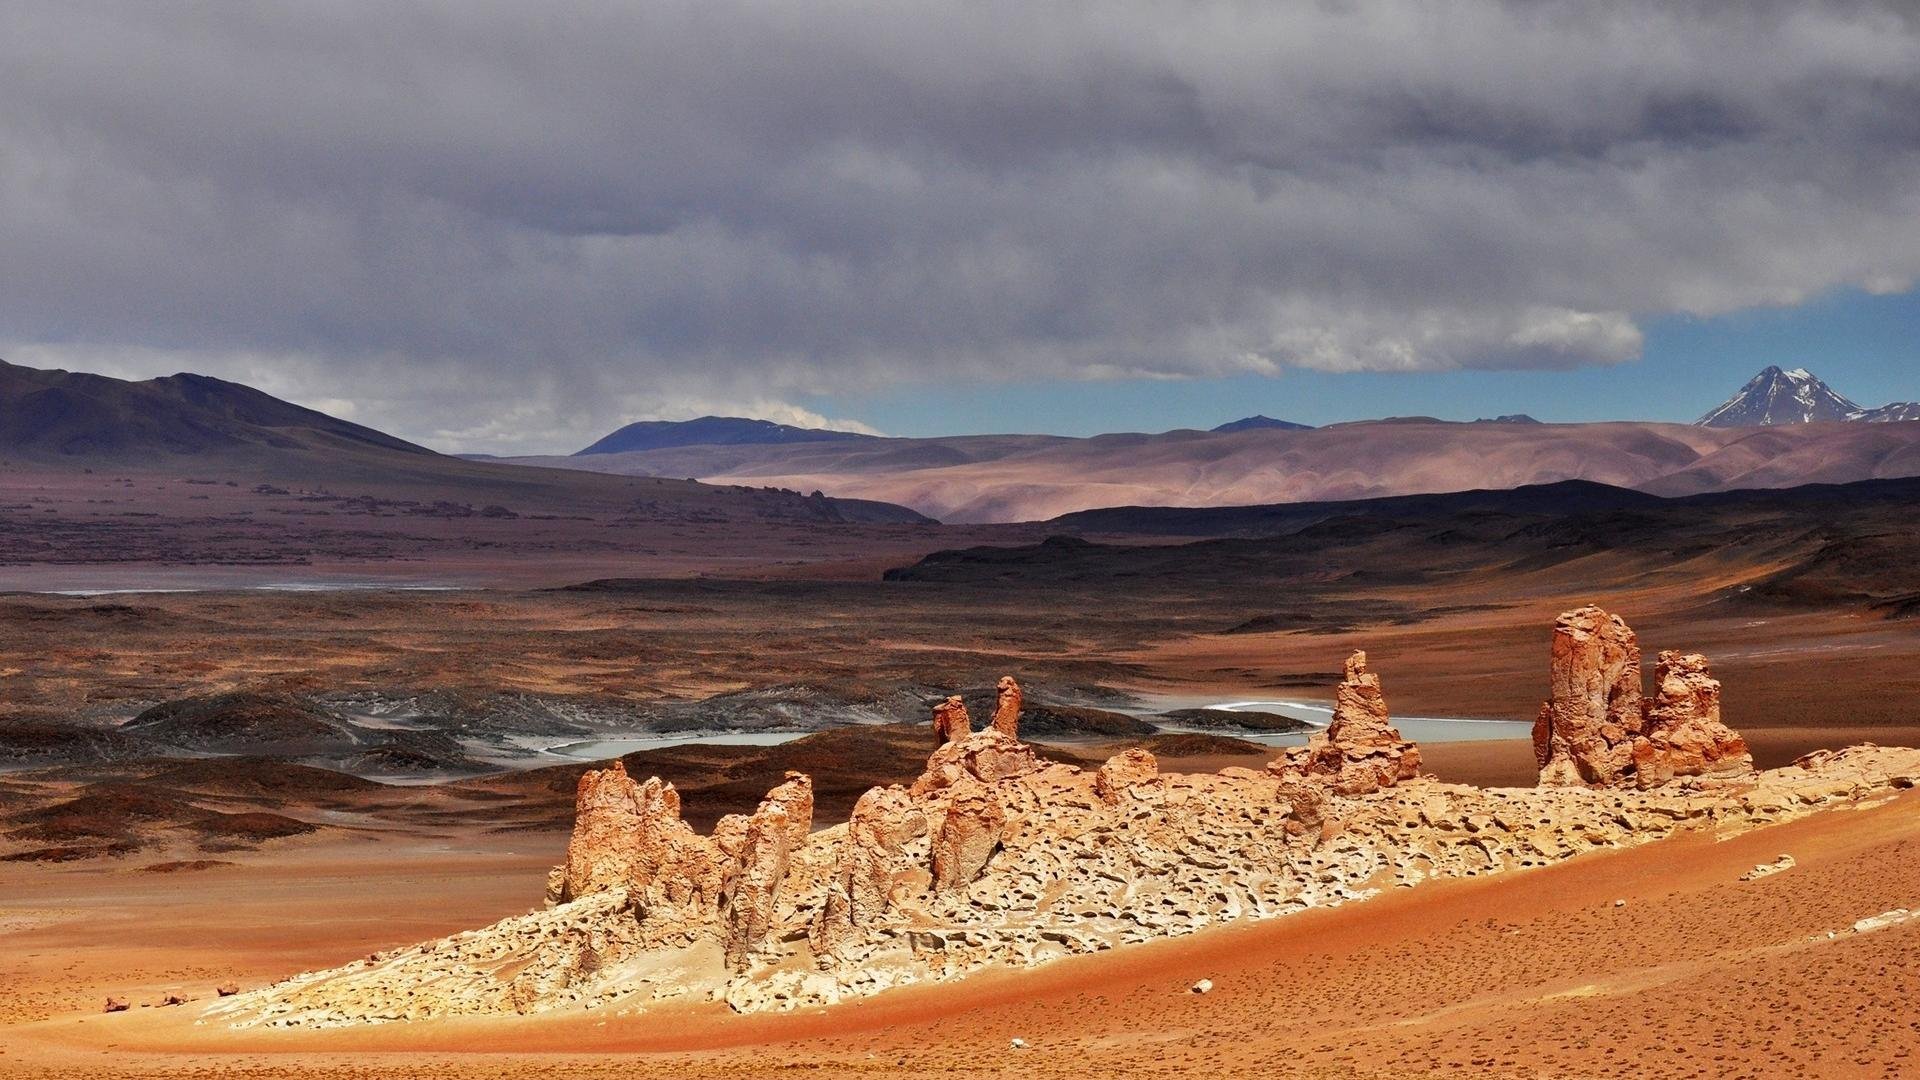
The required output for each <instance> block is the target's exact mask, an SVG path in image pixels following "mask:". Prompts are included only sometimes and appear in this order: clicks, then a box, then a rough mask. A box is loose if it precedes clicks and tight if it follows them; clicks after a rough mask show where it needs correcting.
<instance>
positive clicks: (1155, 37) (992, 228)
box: [0, 0, 1920, 450]
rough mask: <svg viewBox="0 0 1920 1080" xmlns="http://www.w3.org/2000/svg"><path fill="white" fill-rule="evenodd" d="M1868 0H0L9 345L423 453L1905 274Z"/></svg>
mask: <svg viewBox="0 0 1920 1080" xmlns="http://www.w3.org/2000/svg"><path fill="white" fill-rule="evenodd" d="M1908 10H1909V9H1908V8H1907V7H1906V6H1905V5H1900V4H1886V5H1873V4H1865V3H1849V4H1830V5H1822V4H1785V3H1781V4H1757V3H1749V4H1724V5H1721V4H1701V5H1668V4H1658V5H1654V4H1647V5H1638V4H1613V5H1593V4H1554V3H1524V4H1512V5H1506V4H1492V3H1488V4H1464V5H1444V6H1443V5H1430V4H1416V3H1408V4H1372V3H1326V4H1323V5H1320V6H1317V7H1308V6H1305V5H1212V4H1196V5H1180V4H1167V3H1148V4H1100V5H1084V6H1081V5H1031V4H1013V3H1006V4H999V3H967V4H949V5H944V6H943V7H942V8H941V9H934V8H932V7H930V6H927V5H881V4H832V3H830V4H811V5H773V4H763V5H762V4H756V5H741V4H734V3H727V2H712V0H709V2H701V3H687V4H669V3H651V4H643V5H629V4H617V5H616V4H606V5H600V4H564V3H561V4H525V3H511V4H509V3H484V2H473V0H469V2H461V3H447V4H395V3H392V2H378V3H373V2H366V3H359V2H351V0H337V2H333V3H328V4H321V5H230V4H201V5H180V4H168V5H140V4H120V3H104V4H97V5H95V4H85V3H76V2H72V0H66V2H53V3H39V2H35V0H15V2H13V3H9V4H7V5H5V7H4V8H0V251H4V253H5V257H4V259H0V347H4V349H5V352H6V354H7V355H9V356H10V357H11V358H15V359H20V360H23V361H26V362H39V363H57V362H66V363H68V364H71V365H74V366H88V367H93V368H96V369H101V370H109V371H115V372H117V373H125V374H148V373H152V372H154V371H158V370H172V369H175V368H195V369H198V370H203V371H208V372H211V373H214V374H225V375H229V376H233V377H241V378H249V379H253V380H255V381H257V382H259V383H261V384H262V385H264V386H266V387H267V388H269V389H272V390H276V391H279V392H283V393H287V394H290V395H292V396H295V397H297V398H299V399H300V400H303V401H308V402H312V403H315V404H323V405H328V406H331V407H335V408H340V409H342V410H345V411H351V412H352V413H353V415H354V416H355V418H356V419H360V420H362V421H365V422H369V423H374V424H378V425H380V426H383V427H387V428H389V429H392V430H395V431H398V432H400V433H402V434H406V435H409V436H412V437H416V438H421V439H425V440H427V441H430V442H433V443H435V444H436V445H457V446H460V447H472V448H483V447H484V448H494V449H501V450H511V449H523V448H525V449H531V448H564V447H568V446H571V445H574V444H577V443H582V442H584V441H585V440H586V438H588V437H590V436H592V435H594V434H597V433H599V432H600V431H602V430H604V429H605V428H607V427H609V426H611V424H613V423H614V422H617V421H620V420H625V419H631V418H634V417H638V416H647V415H676V414H685V413H688V412H692V411H700V410H704V409H708V408H715V409H721V408H724V409H737V410H756V411H760V412H763V413H767V414H770V415H780V416H782V418H800V419H806V417H803V416H800V415H799V414H798V413H797V412H795V411H793V410H792V409H791V407H789V406H787V405H785V404H784V402H785V401H787V400H789V399H793V398H796V397H805V396H808V395H817V394H829V395H830V394H833V393H836V392H840V391H844V390H847V389H849V388H853V387H865V386H876V385H885V384H890V383H898V382H901V381H911V380H915V379H920V378H930V377H933V376H938V377H941V378H948V379H951V378H956V377H957V378H980V379H996V378H1007V377H1013V376H1085V377H1101V376H1111V375H1117V374H1129V373H1134V374H1143V375H1156V376H1157V375H1173V376H1179V375H1207V374H1225V373H1238V372H1246V371H1278V370H1281V369H1283V368H1285V367H1287V366H1310V367H1317V368H1324V369H1336V370H1342V369H1353V370H1360V369H1431V368H1451V367H1566V366H1575V365H1581V364H1593V363H1613V362H1619V361H1622V360H1626V359H1631V358H1633V357H1635V356H1636V355H1638V352H1639V348H1640V331H1639V329H1638V325H1637V324H1638V321H1639V320H1642V319H1644V318H1646V317H1648V316H1650V315H1657V314H1662V313H1670V312H1688V313H1696V314H1714V313H1719V312H1724V311H1728V310H1733V309H1738V308H1742V307H1748V306H1753V305H1759V304H1789V303H1794V302H1797V301H1799V300H1801V299H1804V298H1806V297H1807V296H1809V295H1812V294H1814V293H1817V292H1820V291H1823V290H1826V289H1830V288H1833V287H1836V286H1848V285H1850V286H1858V287H1864V288H1869V289H1874V290H1897V289H1905V288H1908V287H1910V286H1911V284H1912V282H1913V281H1914V280H1915V278H1916V277H1917V276H1920V119H1916V118H1920V27H1917V26H1916V24H1915V21H1914V19H1913V18H1912V17H1911V16H1910V15H1909V14H1908Z"/></svg>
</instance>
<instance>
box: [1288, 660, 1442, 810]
mask: <svg viewBox="0 0 1920 1080" xmlns="http://www.w3.org/2000/svg"><path fill="white" fill-rule="evenodd" d="M1268 771H1269V772H1271V773H1273V775H1274V776H1276V777H1278V778H1280V779H1282V780H1304V781H1309V782H1313V783H1319V784H1324V785H1326V786H1327V787H1328V788H1330V789H1331V790H1333V791H1334V792H1336V793H1338V794H1341V795H1361V794H1365V793H1366V792H1369V791H1379V790H1380V789H1381V788H1385V787H1392V786H1393V785H1395V784H1398V783H1401V782H1402V781H1406V780H1411V779H1413V778H1414V777H1416V776H1419V775H1420V748H1419V747H1417V746H1415V745H1414V744H1413V743H1411V742H1408V741H1407V740H1405V739H1402V738H1401V737H1400V732H1399V731H1398V730H1396V729H1395V728H1394V726H1393V721H1392V720H1391V719H1389V718H1388V716H1387V699H1386V696H1385V695H1384V694H1383V693H1382V692H1381V689H1380V676H1379V675H1376V674H1374V673H1373V672H1371V671H1368V670H1367V654H1366V653H1364V652H1356V653H1354V654H1353V655H1352V656H1350V657H1348V658H1347V667H1346V677H1345V678H1344V679H1342V680H1341V682H1340V686H1339V688H1338V689H1337V690H1336V691H1335V697H1334V704H1333V720H1332V722H1331V723H1329V724H1328V725H1327V729H1326V730H1325V731H1322V732H1317V733H1315V734H1314V735H1313V737H1312V738H1310V739H1308V740H1307V745H1305V746H1302V747H1295V748H1294V749H1291V750H1288V751H1287V752H1286V754H1284V755H1283V756H1282V757H1281V758H1280V759H1279V760H1277V761H1275V762H1274V763H1273V764H1272V765H1270V766H1268Z"/></svg>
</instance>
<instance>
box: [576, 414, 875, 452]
mask: <svg viewBox="0 0 1920 1080" xmlns="http://www.w3.org/2000/svg"><path fill="white" fill-rule="evenodd" d="M874 437H875V436H872V435H863V434H860V433H859V432H855V431H833V430H830V429H827V428H803V427H794V426H793V425H792V424H776V423H774V422H773V421H771V420H752V419H748V418H747V417H744V416H702V417H700V418H699V419H697V420H642V421H639V422H638V423H633V424H628V425H627V426H626V427H623V428H621V429H619V430H618V431H615V432H614V433H613V434H611V435H608V436H607V437H606V438H604V439H601V440H600V441H599V442H596V443H594V444H593V445H592V446H589V447H587V448H586V449H585V450H581V451H578V452H577V453H576V456H578V454H620V453H626V452H627V451H631V450H663V449H667V448H669V447H675V446H772V445H779V444H783V443H806V442H838V441H842V440H847V439H871V438H874Z"/></svg>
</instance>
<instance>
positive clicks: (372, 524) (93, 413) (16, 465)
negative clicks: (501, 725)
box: [0, 363, 932, 589]
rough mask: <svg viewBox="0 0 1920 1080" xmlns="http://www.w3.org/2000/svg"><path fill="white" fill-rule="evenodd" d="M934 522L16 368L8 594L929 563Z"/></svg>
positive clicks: (0, 445)
mask: <svg viewBox="0 0 1920 1080" xmlns="http://www.w3.org/2000/svg"><path fill="white" fill-rule="evenodd" d="M930 525H931V523H930V522H928V520H927V519H926V518H925V517H923V516H922V515H920V514H918V513H916V512H914V511H912V510H909V509H906V508H904V507H900V506H893V505H888V504H880V503H874V502H868V501H864V500H857V499H853V500H849V499H834V498H829V497H827V496H825V495H821V494H818V493H814V494H811V495H806V494H802V493H800V492H796V491H791V490H786V489H782V488H779V487H777V486H769V485H754V486H752V487H740V486H729V485H714V484H704V483H699V482H696V481H692V480H686V479H680V478H667V477H642V476H611V475H603V474H597V473H590V472H581V471H578V470H562V469H540V468H527V467H524V466H518V465H508V464H502V463H499V462H493V461H474V460H467V459H463V458H459V457H453V456H450V455H444V454H438V453H435V452H433V451H432V450H429V449H426V448H424V447H420V446H416V445H414V444H412V443H409V442H406V441H404V440H401V439H397V438H394V437H392V436H390V435H386V434H383V433H381V432H378V431H375V430H373V429H371V428H366V427H362V426H360V425H357V424H352V423H348V422H346V421H344V420H340V419H338V418H336V417H332V416H328V415H326V414H325V413H320V412H316V411H314V410H312V409H307V408H303V407H301V406H298V405H294V404H291V403H289V402H285V401H281V400H279V399H278V398H275V397H272V396H271V395H268V394H264V393H262V392H260V391H258V390H255V389H252V388H250V387H246V386H242V385H239V384H237V383H230V382H224V381H222V380H219V379H211V378H207V377H204V376H199V375H190V374H182V375H173V376H168V377H166V378H160V379H149V380H145V381H139V382H130V381H126V380H121V379H112V378H107V377H104V376H99V375H87V374H77V373H72V372H65V371H42V370H38V369H34V368H26V367H20V366H18V365H13V364H5V363H0V588H26V589H49V588H55V589H57V588H75V587H84V588H98V587H152V586H154V585H156V584H166V585H175V586H195V587H199V586H205V585H208V584H213V583H217V582H226V581H236V580H239V579H238V578H235V577H234V576H233V575H231V574H227V575H224V576H222V575H216V574H215V573H214V571H213V570H211V569H207V570H200V569H193V570H192V573H193V574H194V575H197V576H193V577H191V578H190V579H181V578H178V577H177V575H176V576H175V577H156V576H154V575H153V574H150V573H144V572H134V571H133V570H129V571H127V572H125V573H120V572H116V575H117V576H112V577H106V578H103V577H101V576H100V574H99V573H97V572H93V571H94V570H97V569H98V568H102V567H107V566H122V567H133V568H137V567H170V568H182V569H188V568H234V567H240V568H263V569H260V570H258V571H252V570H249V571H245V572H244V573H242V574H241V575H240V577H241V578H245V577H247V576H248V575H251V576H253V577H262V576H264V577H268V578H273V577H279V576H285V575H284V572H283V571H279V570H273V569H269V568H274V567H312V568H316V569H314V570H313V571H311V573H312V574H313V575H316V576H317V575H318V574H320V573H321V572H323V571H324V572H326V573H334V574H358V573H362V572H374V573H377V574H380V575H382V576H388V577H391V576H394V575H399V576H401V577H405V578H408V579H414V580H418V579H426V580H435V581H437V580H443V579H452V580H458V581H465V582H472V581H497V580H503V579H505V578H508V577H511V578H514V579H515V580H528V581H538V582H542V583H551V584H562V583H565V582H566V581H569V580H578V579H580V578H581V577H583V576H587V577H591V576H603V575H605V574H606V573H608V572H610V571H618V572H623V573H632V572H636V570H637V569H639V568H642V567H647V568H650V569H651V572H655V573H665V574H668V575H676V574H682V573H690V572H696V571H698V570H703V569H708V568H711V567H713V566H715V565H726V566H741V565H749V566H772V565H792V564H798V563H803V562H815V561H822V560H834V559H843V558H845V557H847V556H848V555H849V554H850V553H854V554H858V553H865V552H869V551H872V550H880V551H897V550H901V549H902V548H905V549H909V550H913V549H917V550H925V549H926V548H927V547H928V546H932V545H930V544H929V543H928V541H927V539H926V538H925V537H924V536H920V535H918V533H919V532H920V531H921V530H924V529H926V528H928V527H930ZM53 567H88V568H93V569H92V570H90V571H89V572H87V573H79V572H76V571H65V570H62V571H54V570H52V569H51V568H53Z"/></svg>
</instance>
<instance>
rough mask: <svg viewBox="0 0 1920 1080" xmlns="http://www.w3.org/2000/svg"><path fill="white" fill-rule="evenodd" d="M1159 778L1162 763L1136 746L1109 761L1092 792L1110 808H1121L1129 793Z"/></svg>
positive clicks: (1100, 772) (1097, 777)
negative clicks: (1121, 803) (1122, 801)
mask: <svg viewBox="0 0 1920 1080" xmlns="http://www.w3.org/2000/svg"><path fill="white" fill-rule="evenodd" d="M1159 779H1160V762H1159V761H1158V760H1156V759H1155V758H1154V756H1153V755H1152V754H1150V753H1148V752H1147V751H1145V750H1143V749H1141V748H1139V747H1137V746H1136V747H1133V748H1132V749H1129V750H1124V751H1121V752H1120V753H1118V754H1115V755H1113V756H1112V757H1110V758H1108V759H1107V761H1106V764H1104V765H1102V766H1100V771H1099V772H1098V773H1096V774H1095V775H1094V778H1093V792H1094V794H1096V795H1098V796H1100V798H1101V800H1102V801H1104V802H1105V803H1106V804H1107V805H1108V806H1118V805H1120V802H1121V800H1123V799H1125V798H1126V797H1127V794H1128V793H1129V792H1131V791H1133V790H1135V789H1137V788H1142V787H1145V786H1147V785H1149V784H1153V783H1155V782H1156V781H1158V780H1159Z"/></svg>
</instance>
